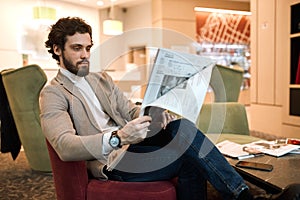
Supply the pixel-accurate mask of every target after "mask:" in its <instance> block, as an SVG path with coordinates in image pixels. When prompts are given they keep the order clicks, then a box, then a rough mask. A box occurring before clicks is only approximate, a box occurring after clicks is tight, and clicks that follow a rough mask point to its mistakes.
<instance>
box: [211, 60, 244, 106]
mask: <svg viewBox="0 0 300 200" xmlns="http://www.w3.org/2000/svg"><path fill="white" fill-rule="evenodd" d="M243 73H244V70H243V69H242V68H241V67H227V66H222V65H215V67H214V68H213V71H212V75H211V79H210V86H211V88H212V90H213V92H214V102H237V101H238V99H239V95H240V90H241V86H242V82H243Z"/></svg>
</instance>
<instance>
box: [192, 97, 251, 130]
mask: <svg viewBox="0 0 300 200" xmlns="http://www.w3.org/2000/svg"><path fill="white" fill-rule="evenodd" d="M196 125H197V127H198V128H199V129H200V130H201V131H203V132H204V133H233V134H241V135H249V126H248V118H247V112H246V108H245V106H244V105H243V104H240V103H237V102H224V103H222V102H216V103H207V104H203V105H202V108H201V111H200V114H199V117H198V119H197V122H196Z"/></svg>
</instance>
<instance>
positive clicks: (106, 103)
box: [86, 76, 125, 126]
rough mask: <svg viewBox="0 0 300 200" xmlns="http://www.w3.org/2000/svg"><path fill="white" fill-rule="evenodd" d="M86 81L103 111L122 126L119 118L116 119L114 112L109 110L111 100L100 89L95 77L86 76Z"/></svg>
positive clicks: (122, 122)
mask: <svg viewBox="0 0 300 200" xmlns="http://www.w3.org/2000/svg"><path fill="white" fill-rule="evenodd" d="M86 80H87V81H88V83H89V84H90V85H91V87H92V89H93V90H94V92H95V94H96V96H97V98H98V100H99V102H100V104H101V106H102V109H103V111H105V112H106V114H108V115H109V116H110V117H111V118H112V119H113V120H114V121H115V122H116V123H117V124H119V125H122V126H124V125H125V124H124V121H122V120H120V118H118V117H116V116H117V115H116V113H115V111H114V110H112V109H111V107H112V106H111V104H112V102H111V100H110V98H109V96H108V95H107V91H105V89H104V88H103V87H102V85H101V84H100V83H99V80H98V79H96V78H95V77H91V76H87V77H86Z"/></svg>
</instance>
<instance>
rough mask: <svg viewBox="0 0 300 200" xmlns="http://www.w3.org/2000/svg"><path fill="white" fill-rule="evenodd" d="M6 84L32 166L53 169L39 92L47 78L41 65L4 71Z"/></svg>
mask: <svg viewBox="0 0 300 200" xmlns="http://www.w3.org/2000/svg"><path fill="white" fill-rule="evenodd" d="M1 74H2V80H3V85H4V88H5V91H6V94H7V98H8V102H9V106H10V108H11V112H12V115H13V118H14V121H15V124H16V127H17V131H18V134H19V137H20V140H21V144H22V146H23V148H24V152H25V155H26V157H27V160H28V162H29V165H30V167H31V168H32V170H34V171H40V172H45V173H48V172H51V165H50V159H49V154H48V150H47V146H46V141H45V137H44V135H43V133H42V129H41V126H40V117H39V114H40V110H39V93H40V90H41V89H42V88H43V86H44V85H45V83H46V82H47V77H46V75H45V73H44V71H43V70H42V69H41V68H40V67H39V66H38V65H29V66H25V67H21V68H17V69H11V70H6V71H3V72H2V73H1Z"/></svg>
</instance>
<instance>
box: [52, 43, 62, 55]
mask: <svg viewBox="0 0 300 200" xmlns="http://www.w3.org/2000/svg"><path fill="white" fill-rule="evenodd" d="M53 51H54V53H55V54H56V55H58V56H60V55H61V48H60V47H59V46H58V45H56V44H55V45H53Z"/></svg>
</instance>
